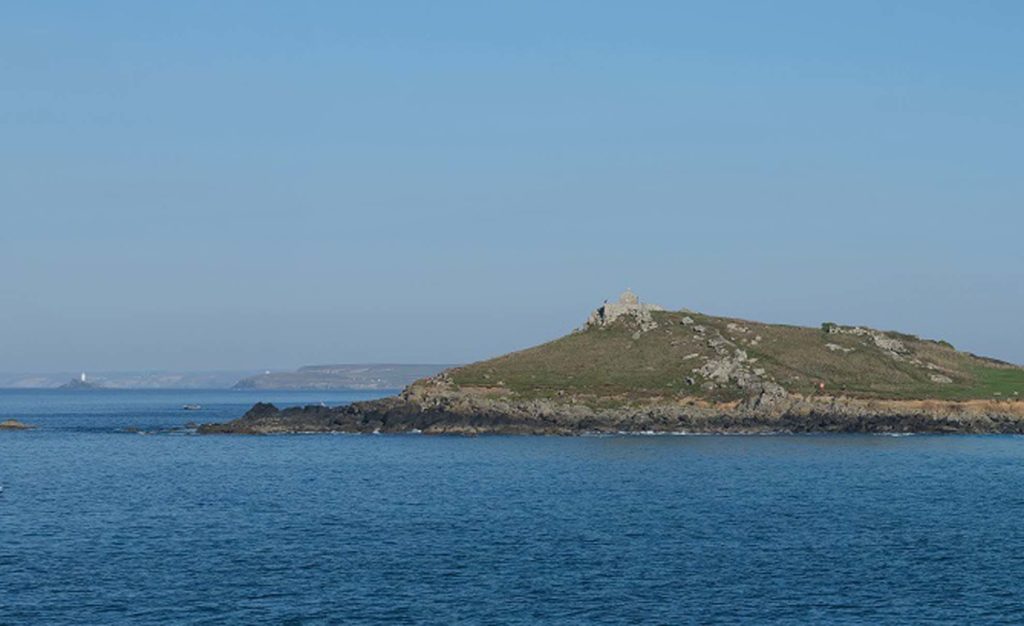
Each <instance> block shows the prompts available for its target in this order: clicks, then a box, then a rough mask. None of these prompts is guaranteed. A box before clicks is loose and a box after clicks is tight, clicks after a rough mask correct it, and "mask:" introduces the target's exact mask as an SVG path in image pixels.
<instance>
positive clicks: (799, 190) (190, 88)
mask: <svg viewBox="0 0 1024 626" xmlns="http://www.w3.org/2000/svg"><path fill="white" fill-rule="evenodd" d="M1022 26H1024V3H1020V2H1016V1H1005V2H993V1H980V0H979V1H975V2H943V1H938V0H929V1H905V2H898V3H896V2H889V1H885V2H875V1H871V0H861V1H858V2H844V3H838V2H828V3H823V2H811V1H808V2H788V1H779V2H764V1H757V2H753V1H752V2H740V1H736V2H727V3H726V2H678V1H671V2H657V1H647V2H635V3H634V2H594V1H592V0H590V1H585V2H584V1H579V2H574V1H562V2H551V1H550V0H548V1H545V2H529V1H518V2H501V3H499V2H483V1H474V2H444V1H438V2H340V1H338V2H334V1H330V2H328V1H324V2H313V1H296V2H253V1H244V2H242V1H230V0H224V1H220V2H215V3H211V2H193V1H187V0H174V1H169V2H145V3H140V2H134V1H119V2H114V1H103V0H99V1H96V2H89V3H82V2H59V1H52V2H45V3H44V2H30V1H23V2H22V1H14V2H6V3H4V6H3V9H2V17H0V371H65V370H69V371H77V370H81V369H85V370H104V369H108V370H110V369H119V370H124V369H194V370H212V369H247V368H259V369H262V368H291V367H297V366H300V365H303V364H310V363H345V362H350V363H351V362H425V363H457V362H468V361H473V360H478V359H482V358H487V357H490V356H494V355H498V354H501V353H504V352H507V351H509V350H514V349H520V348H524V347H528V346H530V345H534V344H537V343H540V342H542V341H546V340H549V339H553V338H555V337H558V336H560V335H562V334H564V333H566V332H568V331H569V330H571V329H573V328H574V327H576V326H579V325H580V324H581V323H582V322H583V321H584V320H585V319H586V316H587V314H588V313H589V311H590V310H592V309H593V308H595V307H596V306H598V305H599V304H600V303H601V301H602V300H604V299H606V298H614V297H616V296H617V294H618V293H619V292H620V291H622V290H623V289H624V288H626V287H631V288H632V289H633V290H634V291H636V292H637V293H639V294H640V296H641V297H642V298H643V299H644V300H647V301H650V302H655V303H658V304H661V305H663V306H666V307H669V308H683V307H685V308H689V309H694V310H698V311H702V312H706V313H710V314H716V315H727V316H734V317H741V318H746V319H755V320H763V321H769V322H784V323H792V324H806V325H814V326H817V325H818V324H820V323H821V322H823V321H826V320H828V321H835V322H839V323H846V324H864V325H870V326H874V327H879V328H884V329H898V330H901V331H905V332H911V333H915V334H919V335H922V336H925V337H930V338H936V339H945V340H948V341H951V342H952V343H954V344H955V345H956V346H957V347H958V348H960V349H965V350H970V351H973V352H977V353H982V354H987V355H990V356H995V357H998V358H1002V359H1007V360H1011V361H1014V362H1017V363H1024V326H1022V321H1024V246H1022V235H1024V176H1022V165H1024V116H1022V115H1021V112H1022V111H1024V63H1021V59H1024V37H1022V36H1021V31H1022Z"/></svg>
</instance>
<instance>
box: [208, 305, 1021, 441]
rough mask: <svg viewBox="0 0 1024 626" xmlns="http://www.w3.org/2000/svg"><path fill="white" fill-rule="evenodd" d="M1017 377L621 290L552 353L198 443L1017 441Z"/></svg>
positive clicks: (904, 343)
mask: <svg viewBox="0 0 1024 626" xmlns="http://www.w3.org/2000/svg"><path fill="white" fill-rule="evenodd" d="M1021 394H1024V368H1021V367H1020V366H1017V365H1015V364H1012V363H1007V362H1003V361H999V360H996V359H991V358H986V357H981V356H977V355H974V354H971V353H968V352H962V351H958V350H956V349H955V348H954V347H953V346H952V345H950V344H949V343H947V342H944V341H934V340H929V339H922V338H919V337H916V336H914V335H908V334H904V333H898V332H893V331H881V330H875V329H872V328H867V327H864V326H844V325H840V324H835V323H830V322H826V323H824V324H822V325H821V326H820V327H818V328H811V327H800V326H789V325H782V324H767V323H761V322H753V321H747V320H741V319H735V318H728V317H716V316H710V315H705V314H700V313H696V312H693V311H689V310H681V311H668V310H665V309H664V308H662V307H660V306H657V305H653V304H648V303H643V302H641V301H640V299H639V298H638V297H637V296H636V295H635V294H633V293H632V292H629V291H627V292H626V293H624V294H622V296H621V297H620V298H619V300H618V301H617V302H611V303H608V302H606V303H605V304H604V305H602V306H600V307H599V308H598V309H597V310H595V311H594V312H593V313H592V314H591V315H590V317H589V319H588V320H587V322H586V323H585V324H584V325H583V326H582V327H581V328H579V329H577V330H575V331H573V332H572V333H570V334H568V335H566V336H564V337H561V338H559V339H556V340H554V341H551V342H548V343H545V344H542V345H539V346H536V347H533V348H529V349H526V350H522V351H518V352H513V353H510V354H506V355H504V356H500V357H497V358H494V359H490V360H486V361H481V362H478V363H473V364H470V365H465V366H461V367H455V368H451V369H447V370H445V371H443V372H440V373H438V374H436V375H433V376H428V377H425V378H422V379H420V380H417V381H415V382H413V383H412V384H410V385H409V386H407V387H406V388H405V389H404V390H403V391H402V392H401V393H399V394H398V395H396V396H393V397H388V398H383V399H379V400H371V401H366V402H356V403H353V404H350V405H345V406H339V407H324V406H320V405H315V406H306V407H296V408H289V409H284V410H281V409H278V408H277V407H275V406H273V405H270V404H264V403H260V404H257V405H255V406H254V407H253V408H252V409H250V410H249V411H248V412H247V413H246V414H245V415H244V416H242V417H240V418H239V419H236V420H233V421H231V422H227V423H219V424H204V425H202V426H200V427H199V429H198V431H199V432H200V433H206V434H214V433H244V434H270V433H298V432H352V433H374V432H380V433H389V432H390V433H400V432H421V433H429V434H445V433H448V434H465V435H477V434H488V433H492V434H557V435H580V434H601V433H786V432H793V433H803V432H862V433H929V432H933V433H1024V400H1022V398H1021Z"/></svg>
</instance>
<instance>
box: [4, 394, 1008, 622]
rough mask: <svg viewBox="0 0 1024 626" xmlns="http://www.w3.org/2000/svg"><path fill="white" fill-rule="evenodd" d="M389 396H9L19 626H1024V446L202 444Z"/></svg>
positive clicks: (647, 440)
mask: <svg viewBox="0 0 1024 626" xmlns="http://www.w3.org/2000/svg"><path fill="white" fill-rule="evenodd" d="M364 397H370V394H353V393H348V394H338V393H333V394H331V393H320V392H310V393H268V392H252V391H247V392H97V393H82V392H74V393H62V392H9V391H0V419H4V418H17V419H20V420H22V421H26V422H30V423H34V424H37V425H39V426H40V428H39V429H37V430H34V431H27V432H0V485H2V486H3V491H2V493H0V623H4V624H7V623H13V624H22V623H26V624H32V623H40V624H43V623H45V624H59V623H90V624H98V623H132V624H141V623H167V622H174V623H210V624H218V623H224V624H227V623H242V624H260V623H267V624H278V623H294V624H299V623H327V622H331V623H337V622H343V623H437V624H450V623H519V624H532V623H609V624H612V623H615V624H618V623H672V624H675V623H735V622H747V623H792V622H818V623H821V622H829V623H886V622H889V623H895V622H913V623H922V622H931V623H942V622H944V623H1020V622H1021V621H1024V601H1022V600H1021V598H1020V594H1019V587H1020V581H1021V580H1024V529H1022V524H1024V438H1019V437H997V436H979V437H966V436H959V437H942V436H914V437H901V438H892V437H877V436H777V437H738V436H733V437H710V436H704V437H607V438H597V437H584V438H525V437H524V438H517V437H479V438H450V437H425V436H416V435H395V436H373V435H363V436H347V435H337V436H332V435H297V436H275V437H244V436H211V437H203V436H196V435H191V434H189V432H190V431H188V430H187V429H183V428H182V427H183V426H184V425H185V423H186V422H188V421H210V420H220V419H229V418H232V417H235V416H237V415H239V414H241V413H242V412H244V410H245V409H246V408H247V407H248V406H249V405H250V404H251V403H252V402H254V401H256V400H270V401H274V402H276V403H278V404H280V405H287V404H300V403H308V402H320V401H324V402H327V403H328V404H337V403H342V402H347V401H351V400H354V399H359V398H364ZM185 403H196V404H201V405H202V406H203V409H202V410H201V411H196V412H184V411H182V410H181V405H182V404H185ZM140 432H141V433H153V434H149V435H144V434H139V433H140Z"/></svg>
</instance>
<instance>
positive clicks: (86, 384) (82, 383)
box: [57, 372, 104, 389]
mask: <svg viewBox="0 0 1024 626" xmlns="http://www.w3.org/2000/svg"><path fill="white" fill-rule="evenodd" d="M103 388H104V387H103V385H102V384H100V383H98V382H96V381H92V380H89V379H88V378H87V377H86V375H85V372H82V373H81V374H80V375H79V376H78V378H72V379H71V380H69V381H68V382H66V383H64V384H63V385H61V386H60V387H57V389H103Z"/></svg>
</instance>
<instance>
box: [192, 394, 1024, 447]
mask: <svg viewBox="0 0 1024 626" xmlns="http://www.w3.org/2000/svg"><path fill="white" fill-rule="evenodd" d="M590 400H592V401H588V399H580V398H573V399H572V400H570V401H552V400H547V399H544V400H523V399H517V398H514V397H508V396H503V395H501V394H496V393H495V392H494V391H493V390H490V389H472V390H464V389H459V390H456V389H450V388H444V387H443V386H442V388H435V389H430V388H427V389H424V388H423V387H422V386H420V385H414V386H413V387H410V388H409V389H407V390H405V391H404V392H402V393H401V394H399V395H398V396H394V397H389V398H383V399H380V400H371V401H366V402H356V403H354V404H350V405H346V406H340V407H324V406H320V405H311V406H306V407H296V408H289V409H284V410H281V409H278V408H277V407H275V406H274V405H272V404H265V403H260V404H257V405H255V406H253V407H252V409H250V410H249V411H248V412H247V413H246V414H245V415H244V416H242V417H241V418H239V419H236V420H234V421H231V422H227V423H220V424H204V425H202V426H200V427H199V428H198V432H199V433H202V434H275V433H280V434H283V433H330V432H339V433H407V432H421V433H424V434H454V435H482V434H501V435H584V434H600V433H707V434H713V433H722V434H727V433H729V434H731V433H1003V434H1024V402H1022V401H1019V400H1001V401H996V400H972V401H960V402H955V401H940V400H861V399H854V398H844V397H832V396H814V397H803V396H797V395H783V396H772V397H768V396H767V395H766V394H764V393H762V394H761V395H760V396H758V397H756V398H751V399H749V400H746V401H742V402H732V403H709V402H707V401H703V400H700V399H697V398H681V399H678V400H672V401H667V400H652V401H649V402H645V403H640V404H632V405H628V406H615V407H601V406H600V404H601V403H600V402H599V401H598V399H590Z"/></svg>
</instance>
